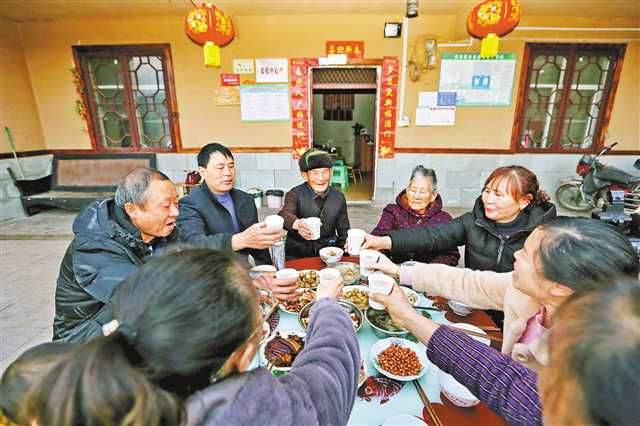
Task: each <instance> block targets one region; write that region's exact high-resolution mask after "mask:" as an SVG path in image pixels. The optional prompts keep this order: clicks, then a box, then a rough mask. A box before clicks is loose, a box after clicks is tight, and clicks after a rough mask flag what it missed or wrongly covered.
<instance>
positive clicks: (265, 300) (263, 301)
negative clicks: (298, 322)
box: [209, 289, 278, 383]
mask: <svg viewBox="0 0 640 426" xmlns="http://www.w3.org/2000/svg"><path fill="white" fill-rule="evenodd" d="M258 297H259V303H260V311H261V312H262V321H260V323H259V324H258V326H257V327H256V328H255V329H254V330H253V331H252V332H251V334H250V335H249V337H248V338H247V340H245V341H244V342H243V344H242V345H240V346H239V348H240V347H242V346H243V345H244V343H246V342H250V341H252V340H253V339H255V338H256V336H257V335H259V333H261V332H262V327H263V324H264V322H265V321H267V320H268V319H269V318H271V315H273V313H274V312H275V311H276V309H278V299H276V298H275V296H274V295H273V293H271V291H269V290H266V289H260V290H258ZM236 350H237V349H236ZM233 353H235V351H234V352H232V353H231V355H233ZM231 355H229V357H228V358H227V359H226V360H225V362H224V363H223V364H222V366H221V367H220V368H219V369H218V370H217V371H215V372H213V373H212V374H211V376H210V378H209V381H210V382H211V383H215V382H217V381H219V380H221V379H223V378H224V376H223V375H222V372H223V371H224V370H225V367H226V365H227V363H228V362H229V359H230V358H231Z"/></svg>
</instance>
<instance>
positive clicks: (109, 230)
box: [53, 199, 180, 342]
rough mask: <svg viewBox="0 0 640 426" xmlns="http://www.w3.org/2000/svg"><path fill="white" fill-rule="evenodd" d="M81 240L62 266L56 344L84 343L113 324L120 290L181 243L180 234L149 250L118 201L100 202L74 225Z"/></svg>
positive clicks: (75, 241)
mask: <svg viewBox="0 0 640 426" xmlns="http://www.w3.org/2000/svg"><path fill="white" fill-rule="evenodd" d="M73 233H74V234H75V237H74V239H73V241H72V242H71V244H70V245H69V247H68V248H67V252H66V253H65V255H64V258H63V259H62V265H60V273H59V275H58V280H57V284H56V298H55V300H56V314H55V318H54V320H53V340H54V341H56V340H59V341H67V342H84V341H87V340H89V339H92V338H94V337H96V336H99V335H101V334H102V324H104V323H106V322H108V321H110V320H111V319H112V318H111V313H110V311H109V306H108V303H109V301H110V300H111V296H112V295H113V294H114V292H115V291H116V289H117V288H118V287H119V286H120V284H122V282H124V281H125V280H126V279H127V278H129V277H130V276H131V275H133V274H134V273H135V272H136V271H137V270H138V268H140V266H142V264H143V263H145V262H146V261H147V259H148V258H149V257H150V256H151V255H152V254H153V255H157V254H160V253H162V251H164V249H165V248H166V247H167V245H168V244H169V243H173V242H177V241H179V240H180V232H179V231H178V230H177V229H175V230H174V231H173V232H172V233H171V235H169V236H168V237H166V238H155V239H154V240H153V242H152V244H145V243H144V242H143V241H142V239H141V238H140V231H138V229H136V227H135V226H133V224H132V223H131V221H130V220H129V218H128V216H127V214H126V213H125V212H124V210H122V208H120V207H118V206H116V204H115V202H114V200H113V199H108V200H101V201H95V202H93V203H91V204H90V205H89V206H87V208H86V209H84V210H83V211H82V212H81V213H80V214H78V216H77V217H76V219H75V220H74V222H73Z"/></svg>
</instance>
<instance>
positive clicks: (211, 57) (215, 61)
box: [203, 41, 220, 68]
mask: <svg viewBox="0 0 640 426" xmlns="http://www.w3.org/2000/svg"><path fill="white" fill-rule="evenodd" d="M203 49H204V65H205V66H207V67H216V68H217V67H219V66H220V46H218V45H216V44H214V43H213V42H211V41H208V42H206V43H205V44H204V47H203Z"/></svg>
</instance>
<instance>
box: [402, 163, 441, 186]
mask: <svg viewBox="0 0 640 426" xmlns="http://www.w3.org/2000/svg"><path fill="white" fill-rule="evenodd" d="M416 176H422V177H425V178H430V179H431V186H432V187H433V188H432V189H433V190H434V191H435V190H436V189H438V177H437V176H436V171H435V170H433V169H427V168H426V167H424V166H423V165H422V164H421V165H419V166H416V167H414V168H413V170H412V171H411V178H410V179H409V182H411V181H412V180H413V178H415V177H416Z"/></svg>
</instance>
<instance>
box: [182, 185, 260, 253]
mask: <svg viewBox="0 0 640 426" xmlns="http://www.w3.org/2000/svg"><path fill="white" fill-rule="evenodd" d="M231 199H232V200H233V206H234V208H235V211H236V218H237V219H238V224H239V225H240V231H241V232H242V231H244V230H245V229H247V228H248V227H250V226H251V225H253V224H254V223H257V222H258V210H257V209H256V205H255V203H254V201H253V197H252V196H251V195H249V194H247V193H246V192H244V191H241V190H239V189H235V188H234V189H232V190H231ZM177 224H178V228H180V232H181V235H182V238H183V240H184V241H185V242H186V243H189V244H192V245H196V246H199V247H203V246H204V247H207V248H210V249H213V250H231V237H232V236H233V234H235V231H234V228H233V221H232V219H231V215H230V214H229V212H228V211H227V209H226V208H225V207H224V206H223V205H222V204H220V203H219V202H218V200H216V199H215V197H214V196H213V194H212V193H211V190H210V189H209V187H208V186H207V184H206V183H202V184H201V185H200V186H198V187H197V188H194V189H193V190H191V192H190V193H189V195H187V196H186V197H183V198H182V199H180V215H179V216H178V221H177ZM240 252H241V253H243V254H245V255H249V254H251V255H252V256H253V258H254V259H255V261H256V264H267V263H271V256H270V255H269V251H268V250H256V249H245V250H241V251H240Z"/></svg>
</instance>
